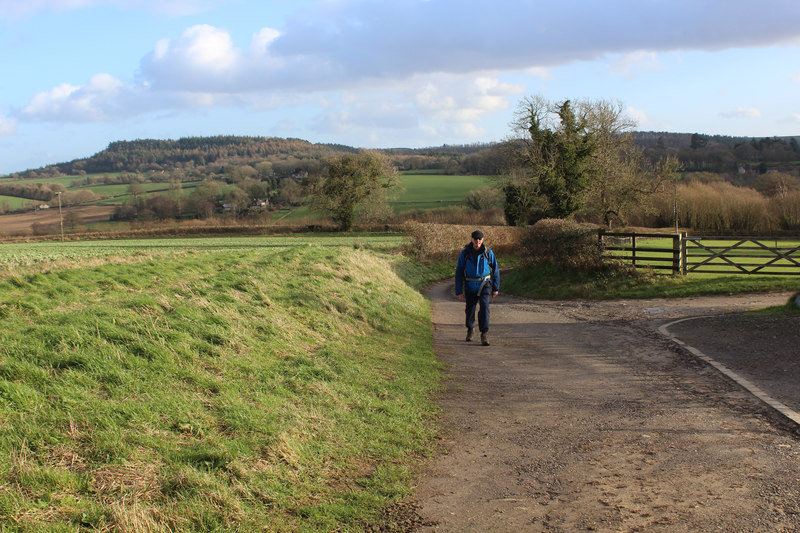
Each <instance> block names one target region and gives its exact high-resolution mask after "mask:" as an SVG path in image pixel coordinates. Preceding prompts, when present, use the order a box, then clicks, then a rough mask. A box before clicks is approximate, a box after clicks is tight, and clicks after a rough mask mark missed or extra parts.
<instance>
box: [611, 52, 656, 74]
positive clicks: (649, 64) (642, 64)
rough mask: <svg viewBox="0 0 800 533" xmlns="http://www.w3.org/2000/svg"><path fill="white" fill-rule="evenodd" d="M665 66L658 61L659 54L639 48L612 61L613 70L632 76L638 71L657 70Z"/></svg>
mask: <svg viewBox="0 0 800 533" xmlns="http://www.w3.org/2000/svg"><path fill="white" fill-rule="evenodd" d="M662 69H663V67H662V65H661V64H660V63H659V61H658V54H656V53H655V52H652V51H647V50H637V51H635V52H631V53H629V54H624V55H623V56H621V57H619V58H617V59H615V60H613V61H612V63H611V70H612V71H613V72H616V73H617V74H620V75H622V76H625V77H627V78H631V77H633V76H634V74H635V73H636V72H655V71H657V70H662Z"/></svg>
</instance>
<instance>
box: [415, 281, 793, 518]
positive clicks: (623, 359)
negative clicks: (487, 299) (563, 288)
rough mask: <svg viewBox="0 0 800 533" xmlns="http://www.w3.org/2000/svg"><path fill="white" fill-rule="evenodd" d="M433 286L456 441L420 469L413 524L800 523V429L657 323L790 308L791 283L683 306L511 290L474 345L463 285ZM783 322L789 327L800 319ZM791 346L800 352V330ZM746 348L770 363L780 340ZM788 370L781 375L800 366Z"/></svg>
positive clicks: (448, 424) (448, 435)
mask: <svg viewBox="0 0 800 533" xmlns="http://www.w3.org/2000/svg"><path fill="white" fill-rule="evenodd" d="M431 297H432V299H433V314H434V325H435V330H434V342H435V346H436V350H437V353H438V354H439V356H440V358H441V359H442V360H443V361H444V362H445V363H447V364H448V367H449V368H448V372H447V390H446V392H445V393H444V394H443V396H442V398H441V404H442V405H443V407H444V412H443V415H442V419H441V423H442V426H443V428H444V437H443V440H442V443H441V449H442V454H441V455H440V456H439V457H437V458H436V459H435V460H433V461H432V462H431V463H430V464H429V465H428V466H427V468H426V469H425V471H424V473H423V475H422V477H421V478H420V481H419V486H418V490H417V494H416V498H415V499H414V501H413V507H412V508H413V509H414V511H415V512H414V514H415V515H416V517H417V519H416V520H415V523H416V525H415V526H413V527H412V528H411V529H410V530H414V531H459V532H461V531H548V532H561V531H608V532H611V531H615V532H616V531H650V530H653V529H658V530H661V531H797V530H798V529H800V503H798V502H800V475H799V474H798V466H799V465H800V438H799V437H798V435H799V434H798V432H797V428H796V427H794V426H792V425H789V424H787V423H786V422H785V421H784V420H783V419H782V418H781V417H780V416H777V415H776V414H775V413H774V412H773V411H772V410H771V409H769V408H768V407H766V406H765V405H764V404H763V403H762V402H761V401H759V400H757V399H756V398H754V397H753V396H752V395H750V394H749V393H746V392H744V391H743V390H742V389H741V388H740V387H739V386H737V385H736V384H734V383H733V382H732V381H731V380H729V379H727V378H725V377H723V376H721V375H720V374H719V372H717V371H716V370H714V369H713V368H711V367H709V366H708V365H706V364H705V363H702V362H699V361H698V360H697V359H696V358H694V357H693V356H691V355H690V354H688V353H687V352H686V351H685V350H683V349H680V348H678V347H677V346H676V345H675V344H674V343H673V342H671V341H669V340H668V339H666V338H664V337H663V336H662V335H660V334H659V333H657V329H658V327H660V326H661V325H663V324H665V323H668V322H670V321H673V320H676V319H678V318H685V317H687V316H699V315H714V314H726V315H729V316H727V318H728V320H731V321H735V320H737V319H738V318H742V317H743V316H742V315H740V314H737V313H736V312H737V311H738V310H742V309H747V308H752V307H760V306H764V305H778V304H782V303H784V302H785V301H786V299H787V298H788V295H766V296H764V295H762V296H757V297H752V296H746V297H733V298H696V299H691V300H681V301H677V302H676V301H669V300H650V301H614V302H580V301H579V302H550V301H547V302H544V301H533V300H526V299H521V298H512V297H508V296H503V295H501V296H500V297H498V299H496V300H495V304H494V306H493V308H492V329H491V332H490V340H492V345H491V346H489V347H483V346H480V345H479V344H475V343H466V342H464V339H463V336H464V331H465V330H464V326H463V304H460V303H459V302H457V301H456V300H455V299H454V298H453V295H452V290H451V288H450V287H449V285H439V286H437V287H435V288H434V289H433V290H432V292H431ZM750 318H751V317H747V320H749V319H750ZM694 322H696V324H694V325H692V324H691V323H694ZM779 322H780V321H776V322H775V323H774V324H773V325H774V328H775V329H774V330H772V331H774V332H775V333H777V332H781V331H783V328H784V327H792V328H793V331H796V330H797V329H798V328H796V327H795V326H796V323H794V322H791V321H788V322H786V323H779ZM681 324H685V327H686V328H691V327H694V328H711V330H712V331H714V330H717V328H721V327H722V324H721V323H717V322H713V321H709V322H705V323H704V322H703V321H687V322H683V323H681ZM745 326H748V324H746V323H739V324H738V325H737V324H736V323H735V322H728V323H727V326H726V327H727V328H730V329H729V331H737V328H742V327H745ZM749 327H759V324H756V323H750V324H749ZM671 331H672V333H673V334H676V335H677V334H686V335H689V334H692V335H698V338H699V337H702V338H706V339H708V338H712V339H713V338H714V335H708V334H707V332H706V334H703V335H701V334H699V333H698V330H697V329H695V330H693V331H691V332H690V331H689V330H688V329H687V330H686V331H680V332H676V331H673V330H671ZM765 334H766V335H768V334H767V333H765ZM774 337H778V335H777V334H776V335H774ZM751 338H752V337H751ZM775 342H780V341H777V340H775ZM786 342H787V344H785V345H783V347H784V348H785V349H789V348H791V347H792V346H795V351H794V352H792V353H796V352H797V350H796V344H793V343H794V340H792V339H790V340H789V341H786ZM733 347H741V350H742V352H743V354H742V355H741V358H742V360H744V361H752V360H753V359H754V358H760V360H761V361H767V360H768V358H769V357H770V356H769V355H766V354H768V353H773V352H775V350H776V348H775V345H773V344H770V345H769V346H767V345H765V346H764V347H763V349H762V348H761V347H760V346H759V345H757V344H756V343H755V342H753V343H745V344H741V343H735V342H732V343H731V346H730V347H729V349H727V352H728V353H730V352H732V351H733V350H732V348H733ZM779 349H780V348H779ZM709 351H710V350H709ZM709 355H711V353H709ZM752 366H758V365H757V364H754V365H752ZM788 368H789V369H790V370H789V371H788V372H778V371H774V372H772V375H773V378H774V379H777V378H778V377H780V376H782V375H783V374H786V373H790V374H793V375H794V376H796V375H797V374H796V372H792V371H791V369H792V368H794V367H791V366H790V367H788ZM789 378H791V376H790V377H789ZM788 381H789V382H790V381H791V379H789V380H788ZM795 386H796V385H795Z"/></svg>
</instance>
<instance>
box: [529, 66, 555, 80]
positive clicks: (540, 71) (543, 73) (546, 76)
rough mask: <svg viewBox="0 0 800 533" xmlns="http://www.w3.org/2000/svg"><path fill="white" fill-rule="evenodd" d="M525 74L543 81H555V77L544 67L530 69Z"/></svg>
mask: <svg viewBox="0 0 800 533" xmlns="http://www.w3.org/2000/svg"><path fill="white" fill-rule="evenodd" d="M527 72H528V73H529V74H531V75H533V76H536V77H537V78H541V79H542V80H543V81H552V80H553V79H555V76H554V75H553V73H552V72H550V69H546V68H544V67H531V68H529V69H527Z"/></svg>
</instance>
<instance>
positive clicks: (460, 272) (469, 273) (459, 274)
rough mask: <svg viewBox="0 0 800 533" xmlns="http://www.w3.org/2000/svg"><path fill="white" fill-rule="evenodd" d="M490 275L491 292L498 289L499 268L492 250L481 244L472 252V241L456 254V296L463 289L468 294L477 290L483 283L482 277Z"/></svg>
mask: <svg viewBox="0 0 800 533" xmlns="http://www.w3.org/2000/svg"><path fill="white" fill-rule="evenodd" d="M486 276H491V283H492V292H498V291H499V290H500V268H499V267H498V265H497V259H496V258H495V256H494V252H493V251H492V250H491V249H489V248H486V246H485V245H481V249H480V250H478V251H477V253H476V252H473V249H472V243H469V244H467V245H466V246H465V247H464V249H463V250H461V254H460V255H459V256H458V263H457V264H456V296H458V295H459V294H461V293H463V292H464V291H465V290H466V291H468V292H469V293H470V294H475V293H476V292H478V291H479V290H480V288H481V286H482V285H483V280H482V278H485V277H486Z"/></svg>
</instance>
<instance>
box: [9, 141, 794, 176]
mask: <svg viewBox="0 0 800 533" xmlns="http://www.w3.org/2000/svg"><path fill="white" fill-rule="evenodd" d="M633 138H634V142H635V143H636V144H637V145H639V146H641V147H642V148H643V149H644V150H645V153H646V154H647V155H648V157H650V158H651V159H654V160H655V159H658V158H660V157H663V156H665V155H668V154H671V155H675V156H676V157H677V158H678V159H679V160H680V161H681V162H682V163H683V165H684V169H685V170H687V171H708V172H719V173H737V172H741V169H742V168H746V169H748V170H751V169H755V170H757V171H759V172H764V171H766V170H767V169H770V168H780V169H786V168H794V167H795V166H797V164H798V162H800V147H799V146H798V142H797V138H795V137H771V138H754V137H730V136H722V135H701V134H698V133H670V132H652V131H649V132H634V133H633ZM497 144H498V143H474V144H468V145H442V146H438V147H427V148H387V149H384V150H382V151H384V152H386V153H387V154H389V155H390V156H392V157H393V158H395V159H396V160H397V161H398V162H400V164H401V166H404V167H405V168H408V169H425V168H440V169H445V170H447V171H448V172H464V173H484V174H485V173H492V170H493V169H496V168H499V166H498V165H497V155H496V154H494V155H490V152H492V151H493V150H492V149H493V148H494V147H495V146H497ZM357 150H358V149H357V148H354V147H351V146H345V145H340V144H319V143H316V144H315V143H311V142H309V141H305V140H302V139H293V138H288V139H284V138H278V137H242V136H216V137H185V138H181V139H176V140H158V139H140V140H134V141H117V142H113V143H111V144H109V145H108V147H107V148H106V149H105V150H102V151H100V152H98V153H96V154H94V155H92V156H90V157H87V158H82V159H75V160H73V161H69V162H65V163H58V164H55V165H48V166H46V167H43V168H41V169H31V170H26V171H23V172H18V173H14V174H12V175H9V176H6V177H14V178H23V179H25V178H27V179H43V178H48V177H55V176H64V175H67V176H69V175H79V174H98V173H119V172H138V173H153V172H156V173H157V172H175V171H179V172H181V173H183V174H185V175H191V176H194V177H203V176H213V175H217V176H218V175H223V174H226V173H229V172H230V171H231V169H232V168H234V167H236V166H242V165H248V166H255V165H257V164H259V163H262V164H265V163H269V164H270V165H271V171H270V172H271V173H272V175H273V176H279V177H280V176H288V175H296V174H297V173H298V172H304V171H305V172H313V171H314V170H316V169H318V168H320V166H321V164H322V162H323V161H324V160H325V159H327V158H329V157H332V156H336V155H341V154H343V153H352V152H356V151H357Z"/></svg>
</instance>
